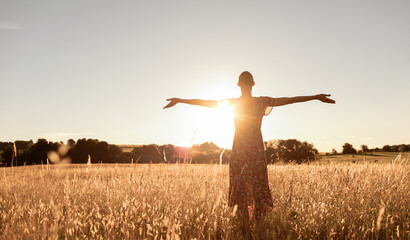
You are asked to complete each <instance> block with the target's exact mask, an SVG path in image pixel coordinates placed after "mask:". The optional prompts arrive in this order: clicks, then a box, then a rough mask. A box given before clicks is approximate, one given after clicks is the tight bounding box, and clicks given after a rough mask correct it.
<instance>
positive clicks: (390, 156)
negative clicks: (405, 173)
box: [316, 152, 410, 164]
mask: <svg viewBox="0 0 410 240" xmlns="http://www.w3.org/2000/svg"><path fill="white" fill-rule="evenodd" d="M394 161H396V162H401V161H403V162H410V152H402V153H397V152H372V153H366V154H336V155H327V156H326V155H322V159H321V160H320V161H317V162H316V163H319V164H320V163H326V162H327V163H330V162H333V163H353V162H355V163H392V162H394Z"/></svg>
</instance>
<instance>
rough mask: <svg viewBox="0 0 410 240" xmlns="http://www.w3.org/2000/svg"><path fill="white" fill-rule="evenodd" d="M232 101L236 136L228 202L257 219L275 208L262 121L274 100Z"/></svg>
mask: <svg viewBox="0 0 410 240" xmlns="http://www.w3.org/2000/svg"><path fill="white" fill-rule="evenodd" d="M229 101H230V104H231V105H232V106H233V112H234V123H235V137H234V140H233V145H232V153H231V158H230V161H229V201H228V204H229V206H235V205H238V210H239V211H240V212H241V213H242V214H243V215H244V216H245V217H249V219H256V220H257V219H259V218H260V217H261V216H262V215H263V214H265V213H267V212H269V211H270V210H271V209H272V207H273V202H272V196H271V193H270V189H269V183H268V172H267V162H266V157H265V150H264V145H263V138H262V132H261V124H262V118H263V117H264V116H265V114H266V115H267V114H269V113H270V110H271V109H272V106H273V104H274V101H275V99H274V98H270V97H252V98H236V99H230V100H229ZM268 109H269V110H268Z"/></svg>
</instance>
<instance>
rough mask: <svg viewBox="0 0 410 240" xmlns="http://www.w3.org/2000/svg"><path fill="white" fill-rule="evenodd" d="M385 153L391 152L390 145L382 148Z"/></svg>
mask: <svg viewBox="0 0 410 240" xmlns="http://www.w3.org/2000/svg"><path fill="white" fill-rule="evenodd" d="M382 151H383V152H391V151H392V148H391V147H390V145H384V146H383V148H382Z"/></svg>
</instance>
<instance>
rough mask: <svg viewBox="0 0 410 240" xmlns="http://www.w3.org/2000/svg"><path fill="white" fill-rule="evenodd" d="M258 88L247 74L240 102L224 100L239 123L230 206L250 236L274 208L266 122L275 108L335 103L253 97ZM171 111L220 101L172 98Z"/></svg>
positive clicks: (242, 79)
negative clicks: (254, 224)
mask: <svg viewBox="0 0 410 240" xmlns="http://www.w3.org/2000/svg"><path fill="white" fill-rule="evenodd" d="M254 85H255V82H254V80H253V77H252V75H251V73H249V72H247V71H245V72H242V73H241V75H240V76H239V81H238V86H239V87H240V88H241V92H242V94H241V96H240V97H239V98H233V99H224V100H220V101H225V102H227V103H228V104H229V105H230V106H232V109H233V113H234V123H235V137H234V140H233V145H232V153H231V158H230V161H229V201H228V204H229V206H235V205H237V206H238V211H239V213H241V215H242V217H243V218H242V219H243V225H244V229H245V231H246V232H249V223H248V221H249V219H255V220H259V219H260V218H261V217H262V216H263V215H264V214H265V213H267V212H269V211H270V209H272V207H273V202H272V196H271V193H270V189H269V183H268V173H267V163H266V157H265V151H264V145H263V138H262V133H261V123H262V118H263V116H265V115H268V114H269V113H270V111H271V110H272V107H277V106H283V105H287V104H291V103H297V102H306V101H310V100H320V101H322V102H325V103H335V101H334V100H332V99H330V98H328V97H329V96H330V95H328V94H318V95H314V96H300V97H290V98H287V97H285V98H271V97H253V96H252V87H253V86H254ZM167 101H170V102H169V103H168V105H166V106H165V107H164V108H169V107H172V106H174V105H175V104H177V103H186V104H191V105H198V106H204V107H216V106H218V103H219V102H220V101H218V100H201V99H180V98H170V99H167Z"/></svg>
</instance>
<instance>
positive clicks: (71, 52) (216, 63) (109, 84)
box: [0, 0, 410, 152]
mask: <svg viewBox="0 0 410 240" xmlns="http://www.w3.org/2000/svg"><path fill="white" fill-rule="evenodd" d="M409 12H410V2H409V1H404V0H403V1H396V0H392V1H377V0H375V1H357V0H354V1H353V0H352V1H351V0H347V1H336V0H335V1H325V0H323V1H317V0H312V1H193V0H190V1H156V0H153V1H79V0H78V1H76V0H74V1H71V0H70V1H19V0H0V89H1V94H0V111H1V115H0V116H1V117H0V141H14V140H29V139H33V140H34V141H36V139H38V138H46V139H48V140H52V141H60V140H62V141H66V140H67V139H69V138H72V139H75V140H76V139H78V138H94V139H99V140H104V141H108V142H110V143H115V144H150V143H156V144H166V143H171V144H175V145H183V146H189V145H192V144H194V143H200V142H204V141H213V142H215V143H216V144H218V145H219V146H221V147H225V148H230V146H231V143H232V139H233V134H234V126H233V120H232V119H231V117H232V116H230V113H229V111H226V110H224V109H219V108H218V109H207V108H202V107H197V106H189V105H177V106H175V107H173V108H170V109H166V110H163V109H162V107H163V106H165V105H166V104H167V102H166V99H167V98H171V97H180V98H203V99H223V98H230V97H239V96H240V89H239V88H238V87H237V85H236V83H237V79H238V76H239V74H240V73H241V72H242V71H245V70H247V71H250V72H251V73H252V74H253V76H254V79H255V82H256V85H255V87H254V90H253V94H254V95H255V96H271V97H292V96H305V95H314V94H319V93H329V94H332V98H334V99H335V100H336V104H335V105H332V104H324V103H321V102H319V101H311V102H306V103H298V104H293V105H288V106H282V107H277V108H274V109H273V111H272V113H271V114H270V115H269V116H267V117H265V118H264V120H263V124H262V133H263V136H264V140H271V139H289V138H296V139H299V140H301V141H307V142H310V143H313V144H314V145H315V147H316V148H317V149H318V150H319V151H322V152H324V151H331V150H332V149H333V148H335V149H336V150H338V151H340V150H341V147H342V145H343V144H344V143H346V142H348V143H351V144H353V146H354V147H355V148H357V149H359V148H360V145H361V144H366V145H368V146H369V147H370V148H374V147H382V146H383V145H385V144H390V145H392V144H401V143H406V144H409V143H410V124H409V122H410V111H409V103H410V94H409V90H410V44H409V43H410V27H409V26H410V14H409Z"/></svg>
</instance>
